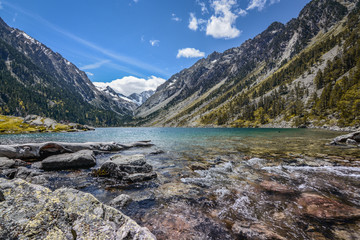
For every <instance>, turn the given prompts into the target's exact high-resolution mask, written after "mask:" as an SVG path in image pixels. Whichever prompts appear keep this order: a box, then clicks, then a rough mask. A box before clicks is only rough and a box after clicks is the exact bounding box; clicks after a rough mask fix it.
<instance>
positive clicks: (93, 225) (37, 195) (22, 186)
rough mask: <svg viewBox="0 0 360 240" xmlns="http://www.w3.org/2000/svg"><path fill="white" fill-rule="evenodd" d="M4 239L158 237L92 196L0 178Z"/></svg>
mask: <svg viewBox="0 0 360 240" xmlns="http://www.w3.org/2000/svg"><path fill="white" fill-rule="evenodd" d="M0 191H2V192H3V193H4V195H5V201H2V202H1V204H0V221H1V227H0V236H1V238H2V239H34V238H36V239H138V240H140V239H143V240H150V239H156V238H155V236H154V235H153V234H152V233H151V232H150V231H149V230H148V229H147V228H144V227H140V226H139V225H138V224H137V223H136V222H135V221H133V220H132V219H130V218H129V217H127V216H125V215H124V214H123V213H121V212H120V211H118V210H116V209H115V208H113V207H110V206H107V205H105V204H102V203H101V202H99V201H98V200H97V199H96V198H95V197H94V196H93V195H91V194H89V193H84V192H81V191H78V190H75V189H69V188H61V189H58V190H55V191H51V190H50V189H48V188H45V187H42V186H39V185H35V184H30V183H27V182H25V181H24V180H21V179H15V180H11V181H9V180H6V179H0Z"/></svg>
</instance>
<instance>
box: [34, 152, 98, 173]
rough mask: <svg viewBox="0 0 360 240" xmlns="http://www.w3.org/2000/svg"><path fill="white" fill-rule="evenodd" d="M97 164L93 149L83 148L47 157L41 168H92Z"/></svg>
mask: <svg viewBox="0 0 360 240" xmlns="http://www.w3.org/2000/svg"><path fill="white" fill-rule="evenodd" d="M95 165H96V159H95V155H94V152H93V151H91V150H82V151H78V152H75V153H64V154H60V155H53V156H50V157H47V158H45V159H44V160H43V161H42V162H41V168H42V169H44V170H66V169H79V168H90V167H93V166H95Z"/></svg>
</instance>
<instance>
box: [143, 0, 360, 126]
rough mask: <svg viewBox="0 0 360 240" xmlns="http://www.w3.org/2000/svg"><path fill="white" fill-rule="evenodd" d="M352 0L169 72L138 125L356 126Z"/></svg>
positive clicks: (318, 5) (321, 2)
mask: <svg viewBox="0 0 360 240" xmlns="http://www.w3.org/2000/svg"><path fill="white" fill-rule="evenodd" d="M359 5H360V4H359V2H358V0H337V1H335V0H313V1H311V2H310V3H308V4H307V5H306V6H305V7H304V9H303V10H302V11H301V12H300V14H299V16H298V17H297V18H295V19H292V20H290V21H289V22H288V23H286V24H282V23H279V22H274V23H272V24H271V25H270V26H269V27H268V28H267V29H266V30H265V31H263V32H262V33H260V34H259V35H257V36H256V37H254V38H253V39H249V40H247V41H245V42H244V43H243V44H242V45H241V46H239V47H234V48H232V49H229V50H227V51H225V52H223V53H218V52H214V53H212V54H210V55H209V56H208V57H207V58H204V59H201V60H199V61H198V62H196V63H195V64H194V65H193V66H192V67H190V68H188V69H184V70H182V71H181V72H179V73H177V74H175V75H173V76H172V77H171V78H170V79H169V80H168V81H166V82H165V83H164V84H162V85H161V86H159V87H158V88H157V90H156V92H155V94H154V95H152V96H151V97H150V98H149V99H148V100H147V101H146V102H145V103H144V104H142V105H141V106H140V107H139V108H138V109H137V110H136V117H137V122H136V123H137V124H138V125H144V126H216V125H218V126H234V127H257V126H315V127H316V126H324V125H334V126H358V125H360V119H359V117H358V116H357V115H358V113H359V112H360V104H359V103H360V98H359V97H360V96H359V95H360V91H359V87H360V84H359V81H360V80H359V70H360V60H359V59H360V56H359V54H360V51H359V47H360V44H359V39H360V37H359V32H360V27H359V22H360V20H359V17H358V16H359V15H360V14H359V8H360V6H359Z"/></svg>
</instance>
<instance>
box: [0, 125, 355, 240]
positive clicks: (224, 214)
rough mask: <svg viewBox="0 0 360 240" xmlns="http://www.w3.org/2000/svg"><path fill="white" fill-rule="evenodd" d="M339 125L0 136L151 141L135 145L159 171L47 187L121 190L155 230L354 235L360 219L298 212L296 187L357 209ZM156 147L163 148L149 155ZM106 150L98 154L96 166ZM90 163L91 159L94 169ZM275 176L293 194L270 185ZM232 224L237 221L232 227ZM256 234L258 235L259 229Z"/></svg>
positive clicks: (189, 234) (175, 234) (208, 235)
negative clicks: (151, 176)
mask: <svg viewBox="0 0 360 240" xmlns="http://www.w3.org/2000/svg"><path fill="white" fill-rule="evenodd" d="M340 134H342V133H339V132H331V131H324V130H311V129H212V128H207V129H206V128H99V129H96V131H93V132H79V133H43V134H26V135H1V136H0V142H1V144H12V143H28V142H44V141H66V142H109V141H115V142H120V143H129V142H134V141H138V140H151V141H152V143H153V144H155V146H154V147H151V148H145V149H144V148H139V149H131V150H127V151H124V152H122V154H134V153H143V154H145V155H146V158H147V161H148V163H150V164H151V165H153V166H154V170H155V171H156V172H157V173H158V179H157V180H154V181H151V182H147V183H144V184H134V185H131V186H123V185H119V184H116V183H114V184H109V182H106V181H103V180H102V179H97V178H95V177H93V176H92V175H91V170H86V171H62V172H58V173H51V177H50V178H49V181H50V182H49V185H48V186H49V187H51V188H59V187H62V186H68V187H74V188H78V189H81V190H82V191H86V192H91V193H92V194H94V195H95V196H96V197H98V198H99V200H101V201H103V202H105V203H107V202H109V201H110V200H111V199H113V198H114V197H116V196H117V195H119V194H121V193H125V194H128V195H130V196H131V197H132V199H133V202H132V203H131V204H129V205H127V206H126V207H124V208H123V209H121V210H122V211H123V212H125V213H126V214H128V215H129V216H131V217H132V218H134V219H135V220H136V221H137V222H138V223H140V224H141V225H144V226H147V227H149V229H150V230H151V231H152V232H153V233H154V234H156V235H157V237H158V238H159V239H166V238H171V239H219V238H221V239H234V238H246V237H247V238H256V237H257V238H260V237H263V238H270V237H273V238H275V239H276V238H278V239H281V237H283V238H285V239H313V238H315V239H321V238H323V239H341V238H342V237H344V236H345V238H348V237H351V238H353V239H356V238H357V237H360V235H357V232H359V231H358V230H359V229H358V228H359V227H358V226H359V222H357V220H351V221H347V222H345V223H344V222H342V223H341V224H338V223H334V222H329V221H325V222H324V221H323V220H319V219H313V218H307V217H304V215H303V214H301V213H299V212H301V211H302V209H300V208H299V206H298V204H297V200H298V199H299V198H300V197H301V194H302V193H316V194H318V195H320V196H324V197H327V198H329V199H335V200H336V201H338V202H340V203H342V204H346V205H347V206H351V207H355V208H360V183H359V178H360V148H357V147H352V148H350V147H338V146H328V145H326V144H327V143H329V142H330V141H331V139H333V138H334V137H336V136H338V135H340ZM159 150H162V151H163V153H160V154H151V153H154V152H157V153H159V152H158V151H159ZM108 158H109V155H99V156H97V161H98V164H97V166H96V167H99V166H100V165H101V163H102V162H104V161H105V160H106V159H108ZM96 167H95V168H96ZM264 181H270V182H276V183H278V184H282V185H283V186H286V187H287V188H289V189H291V193H279V192H271V191H270V192H269V191H266V189H265V190H264V187H262V186H261V183H263V182H264ZM239 229H240V230H239ZM259 236H260V237H259Z"/></svg>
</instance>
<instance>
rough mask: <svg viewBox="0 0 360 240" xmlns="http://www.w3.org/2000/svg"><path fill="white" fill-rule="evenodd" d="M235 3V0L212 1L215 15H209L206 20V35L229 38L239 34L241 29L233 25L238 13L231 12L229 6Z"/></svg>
mask: <svg viewBox="0 0 360 240" xmlns="http://www.w3.org/2000/svg"><path fill="white" fill-rule="evenodd" d="M235 4H236V1H235V0H215V1H214V2H213V3H212V7H213V8H214V10H215V15H213V16H211V17H210V19H209V20H208V22H207V26H206V35H210V36H212V37H214V38H226V39H230V38H236V37H238V36H239V35H240V34H241V31H240V30H238V29H237V28H236V26H235V22H236V18H237V17H238V15H236V14H234V13H233V12H231V8H232V7H233V6H234V5H235Z"/></svg>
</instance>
